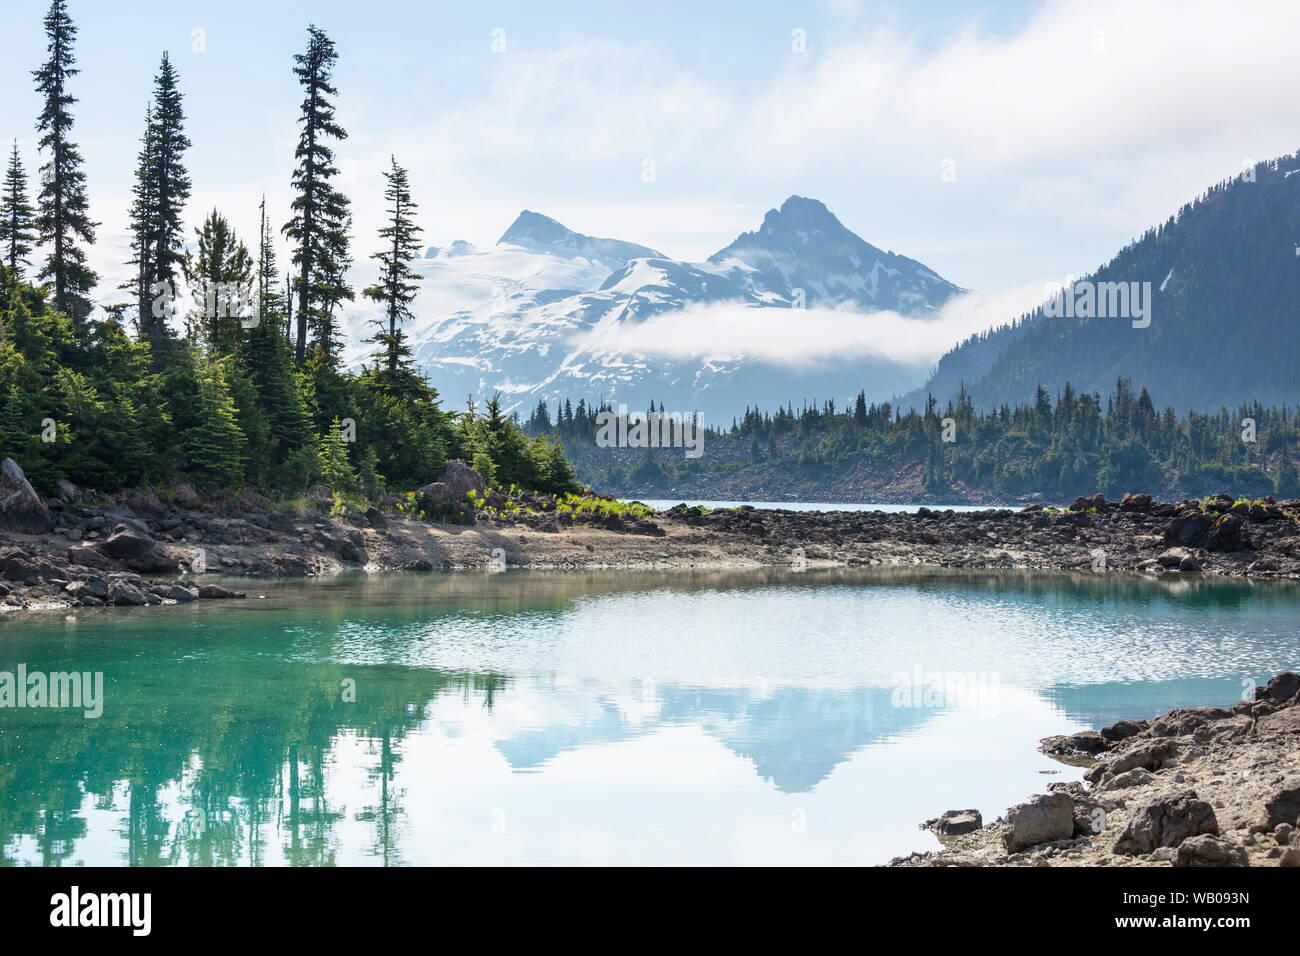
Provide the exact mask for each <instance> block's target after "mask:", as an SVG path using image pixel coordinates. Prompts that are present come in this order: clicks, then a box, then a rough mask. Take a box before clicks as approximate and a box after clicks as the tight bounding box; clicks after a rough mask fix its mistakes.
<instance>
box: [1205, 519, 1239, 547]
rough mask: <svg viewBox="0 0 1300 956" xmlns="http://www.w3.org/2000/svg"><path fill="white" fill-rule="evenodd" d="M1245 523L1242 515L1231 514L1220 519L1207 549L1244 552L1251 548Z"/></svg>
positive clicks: (1211, 534)
mask: <svg viewBox="0 0 1300 956" xmlns="http://www.w3.org/2000/svg"><path fill="white" fill-rule="evenodd" d="M1244 529H1245V522H1244V521H1243V520H1242V518H1241V516H1240V515H1235V514H1230V515H1225V516H1224V517H1222V518H1220V519H1219V520H1218V521H1217V522H1216V523H1215V525H1214V528H1213V530H1211V531H1210V534H1209V537H1208V538H1207V539H1206V543H1205V547H1206V548H1207V549H1208V550H1210V551H1242V550H1245V549H1246V548H1249V547H1250V540H1249V539H1248V538H1247V537H1246V536H1245V533H1244Z"/></svg>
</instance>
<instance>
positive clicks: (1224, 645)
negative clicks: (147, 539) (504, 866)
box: [0, 570, 1300, 865]
mask: <svg viewBox="0 0 1300 956" xmlns="http://www.w3.org/2000/svg"><path fill="white" fill-rule="evenodd" d="M253 590H254V591H257V590H258V589H257V588H256V587H254V589H253ZM261 591H262V592H263V593H265V595H266V599H265V600H261V601H250V602H248V604H247V605H245V606H242V607H239V608H233V607H229V606H222V605H219V604H213V605H200V606H198V607H194V608H142V609H138V610H133V611H127V612H111V611H98V612H88V613H87V612H77V613H75V614H63V613H57V614H48V615H26V616H23V617H10V618H6V619H4V620H3V621H2V622H0V670H12V669H13V668H14V667H15V666H16V664H17V663H19V662H21V663H24V664H26V666H27V668H28V669H29V671H35V670H44V671H60V670H70V669H76V670H81V671H102V672H103V673H104V675H105V683H106V705H105V708H104V712H103V716H102V717H100V718H99V719H97V720H87V719H85V718H83V717H82V716H81V714H80V712H72V711H60V710H49V709H37V710H33V709H0V863H15V862H21V863H36V864H41V865H57V864H60V863H113V862H124V863H129V864H131V865H175V864H202V865H232V864H245V863H248V864H254V865H259V864H272V863H290V864H332V863H340V862H366V861H369V862H376V863H381V864H400V863H405V862H440V861H444V860H456V861H473V860H475V859H478V858H492V859H496V858H500V859H503V860H507V861H536V860H541V859H554V860H565V859H568V858H575V859H576V858H581V859H584V860H586V859H590V860H593V861H599V860H611V861H616V862H631V861H633V859H635V858H637V857H636V854H642V855H643V857H642V858H645V857H644V855H645V854H649V853H651V852H652V851H653V850H654V847H653V846H650V844H652V843H653V842H654V841H656V840H658V841H660V842H662V843H664V844H665V845H664V847H663V848H662V852H665V853H669V852H671V853H674V854H678V856H679V857H680V858H682V859H694V860H696V861H700V862H703V861H707V860H710V859H712V860H714V861H716V862H726V861H727V860H729V859H739V858H747V857H746V854H750V855H754V856H755V858H756V859H769V858H778V857H779V858H782V859H794V860H798V859H823V858H828V857H827V856H826V855H827V854H830V853H834V852H837V850H836V849H835V848H837V847H839V848H842V849H843V852H844V853H846V854H848V856H846V858H845V859H846V860H862V859H865V860H866V861H868V862H871V861H874V860H878V859H879V858H880V857H881V855H882V854H884V855H888V853H890V852H902V851H903V850H905V849H906V848H908V847H909V846H912V845H915V844H916V841H917V840H918V839H920V837H918V836H917V835H916V833H915V830H914V826H915V823H916V822H917V820H919V819H922V818H923V817H924V816H925V815H933V813H932V812H930V811H931V810H932V809H934V808H935V807H937V810H934V812H938V811H941V810H942V809H947V808H948V807H947V806H944V805H943V804H944V803H945V802H947V801H949V800H961V794H962V793H967V794H970V793H972V791H973V792H974V793H975V794H984V795H985V797H984V798H985V799H987V800H989V801H992V802H993V805H992V806H990V807H988V808H987V809H989V810H992V811H993V812H997V811H1000V810H1001V809H1002V807H1004V806H1006V804H1007V803H1009V802H1011V801H1012V800H1013V799H1015V798H1016V797H1017V795H1020V794H1023V793H1026V792H1029V791H1030V790H1032V789H1038V788H1041V779H1039V780H1035V779H1034V777H1033V775H1034V774H1037V773H1040V772H1047V769H1045V768H1049V767H1050V764H1048V763H1045V762H1039V761H1038V758H1037V755H1036V754H1034V753H1033V750H1032V742H1033V741H1034V740H1036V739H1037V737H1039V736H1043V735H1045V734H1046V733H1056V732H1066V731H1068V730H1070V729H1075V728H1076V727H1078V726H1094V727H1097V726H1102V725H1104V724H1105V723H1110V722H1112V721H1113V720H1116V719H1119V718H1121V717H1134V716H1151V715H1152V713H1154V712H1158V711H1164V710H1167V709H1170V708H1172V707H1175V706H1183V705H1187V704H1190V703H1204V702H1210V701H1219V702H1223V703H1225V704H1226V703H1231V702H1232V701H1233V700H1235V699H1237V697H1238V696H1239V693H1240V687H1241V683H1242V680H1243V679H1245V678H1249V679H1254V680H1262V679H1263V678H1264V677H1266V676H1267V674H1268V673H1269V671H1270V670H1275V669H1278V668H1279V667H1283V666H1291V667H1294V666H1295V665H1296V663H1297V652H1298V649H1300V648H1298V645H1297V640H1296V637H1295V635H1294V633H1293V630H1292V626H1291V622H1293V621H1294V619H1295V617H1294V614H1295V609H1296V606H1297V592H1296V588H1295V587H1294V586H1293V585H1290V584H1279V585H1270V586H1258V585H1251V584H1247V583H1244V582H1209V581H1203V580H1194V581H1186V582H1177V583H1175V584H1170V583H1163V582H1153V581H1147V580H1142V579H1138V578H1133V577H1127V576H1118V575H1108V576H1104V577H1099V576H1089V575H1039V574H1019V573H1014V572H1013V573H1006V572H1002V573H996V574H994V573H990V574H962V573H956V572H933V571H924V572H910V573H908V572H897V571H892V572H881V571H862V570H857V571H847V570H836V571H830V572H807V573H803V574H793V573H790V572H783V571H772V570H764V571H726V572H688V573H674V574H664V575H649V574H646V575H641V574H637V575H633V574H618V573H612V574H505V575H495V576H484V575H469V574H466V575H434V576H421V577H416V576H411V577H403V576H393V577H385V578H360V579H357V578H351V579H331V580H327V581H321V582H314V583H295V584H286V585H276V584H269V583H268V584H267V585H266V586H265V587H263V588H261ZM1160 629H1163V630H1160ZM1153 631H1158V632H1159V633H1160V635H1161V636H1160V638H1159V641H1160V642H1162V643H1160V644H1153V643H1152V642H1151V640H1150V639H1149V635H1150V633H1151V632H1153ZM1164 645H1167V647H1166V650H1165V652H1164V653H1161V652H1160V651H1159V647H1160V646H1164ZM1189 648H1192V649H1194V652H1192V653H1189V652H1188V649H1189ZM913 664H916V665H918V666H920V665H921V664H924V665H925V666H926V667H930V668H945V667H946V668H949V669H953V670H973V669H976V668H982V669H986V670H996V671H999V672H1000V673H1002V674H1003V675H1004V678H1003V679H1004V680H1005V681H1006V694H1005V698H1004V701H1003V708H1002V712H1001V713H1000V714H997V715H985V717H987V718H988V719H985V717H981V715H979V714H977V713H975V712H974V711H963V710H962V709H961V708H956V709H953V708H951V707H947V708H944V707H927V708H920V707H899V706H895V705H894V704H895V701H894V700H893V699H892V687H891V680H892V675H893V674H894V673H896V672H897V671H898V670H899V669H900V668H901V669H910V668H911V666H912V665H913ZM1121 672H1127V673H1132V674H1135V675H1137V676H1136V677H1135V678H1134V679H1123V680H1119V679H1115V678H1114V675H1115V674H1117V673H1121ZM980 748H986V749H987V750H988V752H989V754H991V755H992V754H996V757H994V756H989V757H988V758H987V759H984V760H982V761H981V762H973V760H972V756H971V755H972V754H974V753H977V752H978V751H979V749H980ZM659 784H662V787H661V788H658V789H656V788H657V787H658V785H659ZM1017 788H1018V789H1017ZM625 802H626V803H627V804H628V805H635V806H637V807H638V808H639V809H640V815H639V816H635V817H634V818H629V817H627V816H623V815H620V807H621V805H622V804H623V803H625ZM967 802H969V801H967ZM997 802H1001V806H997V805H996V804H997ZM660 807H668V808H670V809H669V810H665V811H664V812H663V814H659V812H658V808H660ZM810 808H812V809H810ZM814 809H815V811H816V814H817V815H816V816H815V817H814V818H813V819H815V820H817V821H820V822H821V826H822V828H823V829H821V830H817V829H813V830H812V831H811V833H810V834H808V835H802V834H798V833H797V831H796V835H791V828H790V824H789V819H790V815H791V813H805V812H807V813H813V812H814ZM628 812H630V811H628ZM710 814H712V816H710ZM607 817H608V819H607ZM592 820H600V821H602V822H601V824H600V825H599V826H597V825H596V824H594V823H592V822H591V821H592ZM521 821H522V822H521ZM728 828H731V829H730V830H728ZM548 830H550V831H553V832H549V833H547V831H548ZM593 831H598V833H594V832H593ZM732 831H735V832H732ZM742 832H743V833H745V834H746V835H747V837H746V838H747V839H748V840H750V841H751V842H752V841H756V842H752V845H751V844H750V843H746V845H745V849H743V850H742V849H738V846H739V844H738V839H739V837H738V836H737V834H739V833H742ZM682 833H690V834H692V837H691V839H692V840H694V841H696V843H695V844H692V845H686V844H685V843H683V845H681V846H675V845H673V844H672V842H671V841H672V840H673V839H674V835H675V834H676V836H678V837H681V834H682ZM728 833H730V836H726V835H727V834H728ZM521 834H524V835H521ZM527 834H531V835H532V836H525V835H527ZM541 834H546V840H543V839H542V837H541ZM718 834H722V835H721V836H719V835H718ZM724 837H725V839H724ZM681 839H683V840H684V839H685V838H684V837H681ZM794 840H803V841H804V842H803V843H791V842H790V841H794ZM601 841H604V843H602V842H601ZM715 841H716V842H715ZM818 841H825V842H824V843H819V842H818ZM764 853H766V854H767V855H764ZM801 853H802V854H806V856H803V857H801V856H799V855H798V854H801ZM547 854H551V856H550V857H548V856H547ZM818 854H821V855H820V856H819V855H818Z"/></svg>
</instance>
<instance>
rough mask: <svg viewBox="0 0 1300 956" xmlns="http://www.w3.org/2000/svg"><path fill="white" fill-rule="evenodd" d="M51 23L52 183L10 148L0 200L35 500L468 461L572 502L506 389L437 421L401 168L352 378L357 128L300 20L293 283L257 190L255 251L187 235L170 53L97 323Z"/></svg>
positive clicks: (45, 135)
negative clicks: (116, 292) (114, 280)
mask: <svg viewBox="0 0 1300 956" xmlns="http://www.w3.org/2000/svg"><path fill="white" fill-rule="evenodd" d="M44 28H45V34H46V37H47V40H48V43H47V52H48V59H47V60H46V62H45V63H44V64H43V65H42V66H41V67H40V68H39V69H37V70H34V71H33V77H34V80H35V85H36V89H37V91H38V93H39V94H40V95H41V97H42V102H43V104H44V105H43V108H42V110H41V113H40V115H39V116H38V117H37V120H36V129H37V131H38V133H39V134H40V138H39V146H40V150H41V154H42V156H43V157H44V163H43V165H42V166H41V167H40V188H39V190H38V192H37V195H36V198H35V200H34V201H33V200H32V199H31V198H30V196H29V191H28V185H27V175H26V171H25V168H24V165H23V163H22V158H21V156H20V155H19V150H18V144H17V141H16V140H15V141H14V145H13V149H12V151H11V153H10V158H9V162H8V164H7V166H6V170H5V176H4V184H3V194H2V195H0V256H3V262H2V264H0V448H2V449H3V453H4V454H5V455H9V456H12V457H14V458H15V459H17V460H18V461H19V462H20V464H22V465H23V467H24V469H25V470H26V472H27V474H28V476H29V478H30V479H31V480H32V481H33V483H34V484H36V486H37V487H38V488H39V487H49V486H50V485H52V484H53V483H54V482H55V481H57V480H58V479H60V478H67V479H70V480H72V481H74V482H75V483H77V484H81V485H84V486H88V487H92V488H96V489H100V490H113V489H117V488H123V487H137V486H141V485H146V484H160V483H165V482H168V481H172V480H176V479H183V480H187V481H190V482H192V483H194V484H196V485H198V486H200V487H203V488H207V489H212V490H216V491H226V490H232V489H236V488H239V487H242V486H252V487H256V488H259V489H262V490H265V491H274V492H287V493H296V492H300V491H302V490H304V489H305V488H307V487H308V486H309V485H310V484H312V483H313V482H323V483H324V484H326V485H328V486H329V487H331V488H332V489H334V490H335V491H336V492H341V493H348V494H350V493H353V492H354V491H364V492H375V491H378V490H380V489H389V488H409V487H412V486H415V485H419V484H423V483H426V482H429V481H432V480H433V479H434V478H436V477H437V475H438V474H439V472H440V471H441V469H442V466H443V464H444V463H445V462H446V460H448V459H449V458H459V459H463V460H466V461H469V462H471V463H473V465H474V466H475V467H476V468H477V469H478V470H480V471H481V472H483V474H484V476H485V477H486V478H487V479H488V480H489V482H491V483H493V484H497V485H502V486H509V485H516V486H518V487H519V488H521V489H528V490H536V491H544V492H551V493H563V492H566V491H575V490H577V485H576V482H575V480H574V472H573V469H572V466H571V465H570V464H569V462H568V461H567V459H566V458H565V456H564V452H563V449H562V447H561V446H560V445H559V444H558V442H555V441H552V440H550V439H548V438H546V437H537V438H532V439H530V438H528V437H526V436H525V435H524V434H523V432H522V431H521V430H520V428H519V427H518V425H517V424H516V423H515V422H514V421H512V420H511V419H510V418H509V417H508V416H506V415H505V414H504V413H503V411H502V409H501V404H500V400H499V397H497V396H494V397H493V398H492V399H491V400H489V401H488V402H486V403H484V404H483V406H482V408H481V409H480V407H479V406H478V405H477V404H476V403H475V402H474V401H473V400H472V399H471V400H470V401H469V402H468V404H467V406H466V408H465V410H463V411H450V410H447V409H444V408H443V407H442V402H441V399H440V396H439V394H438V392H437V390H436V389H435V388H434V386H433V385H432V384H431V383H430V382H429V381H428V380H427V378H426V377H425V376H424V375H423V374H422V373H421V372H420V371H419V370H418V369H417V368H416V367H415V365H414V363H413V361H412V353H411V349H410V345H409V343H408V341H407V335H406V332H405V330H404V328H403V327H404V325H405V324H406V323H408V322H409V321H410V320H411V318H412V317H413V316H412V305H413V303H414V300H415V297H416V294H417V290H418V283H419V278H420V277H419V274H418V273H417V272H416V270H415V269H414V267H413V265H412V263H413V261H414V260H415V259H416V258H417V257H418V254H419V237H420V234H421V228H420V227H419V225H417V214H418V209H419V207H418V205H417V203H416V202H415V200H414V199H413V197H412V191H411V186H410V180H409V175H408V173H407V170H406V169H404V168H403V167H402V166H401V165H400V164H399V163H398V162H397V159H396V157H392V158H391V159H390V163H389V167H388V169H387V170H385V172H384V179H385V184H386V188H385V190H384V193H383V202H384V203H385V212H386V219H385V225H384V226H383V227H382V228H380V229H379V230H378V236H377V242H376V246H377V248H378V251H376V252H375V253H374V254H373V255H371V256H370V259H371V260H372V261H373V263H374V266H375V279H374V281H373V283H371V284H370V285H368V286H366V287H365V288H363V289H362V290H361V293H360V294H361V295H362V296H363V297H365V298H366V299H369V300H371V301H373V302H376V303H378V304H379V305H380V306H381V307H382V314H381V317H380V318H379V319H378V320H376V321H375V322H374V325H375V329H374V334H373V335H372V336H371V337H370V338H368V339H366V342H367V343H368V344H371V345H372V346H373V347H374V351H373V353H372V354H371V355H370V357H369V360H368V362H367V364H365V365H364V366H363V367H362V368H361V369H360V370H359V371H355V372H354V371H350V370H347V369H345V368H344V367H343V362H342V346H343V339H342V335H341V332H340V326H341V310H342V307H343V305H344V303H346V302H349V301H352V300H353V299H354V297H355V292H354V290H353V288H352V286H351V285H350V284H349V275H350V272H351V270H352V267H353V257H352V251H351V248H352V216H351V211H350V200H349V197H348V196H347V195H345V194H344V193H343V192H342V191H341V190H340V189H339V188H338V185H337V178H338V174H339V169H338V165H337V159H336V150H337V148H338V144H339V143H340V142H341V141H343V140H344V139H346V137H347V132H346V130H344V129H343V127H342V126H341V125H340V123H339V122H338V120H337V118H336V114H335V105H334V103H335V99H336V97H337V95H338V90H337V88H336V87H335V85H334V81H333V73H334V68H335V65H336V62H337V59H338V53H337V50H336V48H335V46H334V43H333V41H332V40H331V39H330V37H329V36H328V35H326V33H325V32H324V31H322V30H320V29H318V28H317V27H315V26H310V27H308V31H307V43H306V48H305V50H304V51H303V52H302V53H300V54H297V55H295V56H294V62H293V72H294V74H295V76H296V77H297V79H298V82H299V84H300V86H301V89H302V94H303V98H302V103H301V107H300V112H299V118H298V127H299V137H298V142H297V147H296V149H295V152H294V158H295V164H296V165H295V168H294V172H293V177H292V188H293V197H294V198H293V201H292V205H291V209H290V215H289V218H288V221H287V222H285V223H284V224H283V226H282V227H281V228H280V230H279V231H280V233H281V235H282V236H283V237H284V238H286V239H287V240H288V241H289V243H290V244H291V250H292V251H291V257H290V260H289V262H288V263H287V264H286V267H285V274H284V276H283V281H282V275H281V271H280V266H279V264H278V263H277V261H276V254H275V233H276V230H275V227H274V225H273V222H272V219H271V216H270V215H269V213H268V210H267V208H266V200H265V197H263V198H262V200H261V205H260V212H261V215H260V228H259V232H258V236H257V237H256V240H255V241H254V243H253V250H251V251H250V248H249V245H248V244H247V243H246V242H245V241H244V240H243V239H241V238H240V237H239V236H238V235H237V234H236V232H235V230H234V228H233V227H232V226H231V224H230V221H229V220H228V219H227V218H226V216H225V215H224V214H222V212H220V211H219V210H216V209H214V210H211V211H210V212H208V213H207V214H206V215H205V216H204V217H203V219H202V222H201V223H200V224H199V225H198V226H197V227H196V228H195V230H194V233H193V236H192V241H187V238H190V237H189V235H188V233H187V230H186V226H185V215H186V208H187V203H188V200H189V198H190V194H191V189H192V182H191V179H190V175H189V171H188V169H187V167H186V153H187V151H188V150H189V149H190V147H191V142H190V140H189V138H188V136H187V135H186V132H185V110H184V94H183V92H182V90H181V85H180V77H179V75H178V72H177V70H176V68H175V65H174V64H173V63H172V62H171V60H170V58H169V57H168V55H167V54H166V53H163V55H162V58H161V62H160V64H159V67H158V72H157V75H156V76H155V78H154V88H153V95H152V99H151V102H150V105H149V107H148V109H147V110H146V113H145V116H144V122H143V133H142V135H141V139H140V149H139V154H138V163H137V169H136V173H135V182H134V184H133V190H132V203H131V207H130V238H131V242H130V248H131V258H130V260H129V261H128V262H127V263H126V265H128V266H129V267H130V270H131V272H130V278H129V279H128V281H127V282H126V283H124V284H123V286H122V288H124V289H125V290H127V292H128V293H129V298H130V301H129V302H127V303H122V304H114V305H109V306H105V307H104V308H103V309H101V310H98V312H97V311H96V309H95V307H94V302H93V300H92V294H93V292H94V289H95V287H96V285H97V283H98V282H99V278H100V277H99V276H98V275H97V274H96V273H95V272H94V271H93V270H92V269H91V268H90V267H89V266H88V265H87V255H86V250H87V248H88V247H90V246H91V245H93V244H94V242H95V238H96V230H97V228H98V226H99V225H100V224H99V223H97V222H95V221H93V219H92V217H91V213H90V206H89V200H88V197H87V192H86V174H85V170H84V168H83V158H82V156H81V153H80V150H79V149H78V146H77V144H76V142H75V138H74V135H73V132H74V131H73V126H74V120H73V113H72V107H73V106H74V105H75V104H76V102H77V99H76V97H75V96H73V95H72V92H71V81H72V80H73V78H74V77H76V76H77V75H78V73H79V72H80V71H79V70H78V69H77V67H76V58H75V55H74V45H75V41H76V38H77V27H76V25H75V24H74V23H73V21H72V18H71V17H70V16H69V14H68V11H67V5H66V3H65V2H64V0H53V2H52V3H51V4H50V8H49V12H48V13H47V15H46V16H45V19H44ZM38 251H39V253H40V254H41V258H40V259H39V267H38V268H36V269H34V270H33V261H34V260H36V259H37V253H38ZM182 290H187V291H188V293H189V294H190V297H191V299H192V301H191V302H189V303H184V302H182V300H183V299H184V298H185V296H184V295H183V291H182Z"/></svg>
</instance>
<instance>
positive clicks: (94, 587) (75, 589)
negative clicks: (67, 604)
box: [63, 578, 108, 601]
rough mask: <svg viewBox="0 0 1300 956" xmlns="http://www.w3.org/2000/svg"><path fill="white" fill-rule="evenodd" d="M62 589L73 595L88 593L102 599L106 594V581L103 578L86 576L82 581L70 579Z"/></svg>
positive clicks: (78, 595) (82, 595) (83, 595)
mask: <svg viewBox="0 0 1300 956" xmlns="http://www.w3.org/2000/svg"><path fill="white" fill-rule="evenodd" d="M63 590H64V591H65V592H67V593H68V594H70V595H72V596H73V597H85V596H87V595H89V596H90V597H95V598H99V599H100V600H101V601H102V600H104V598H106V597H107V596H108V582H107V581H105V580H104V579H103V578H86V579H85V580H84V581H70V582H69V583H68V584H67V585H66V586H65V587H64V588H63Z"/></svg>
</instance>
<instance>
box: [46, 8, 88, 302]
mask: <svg viewBox="0 0 1300 956" xmlns="http://www.w3.org/2000/svg"><path fill="white" fill-rule="evenodd" d="M45 34H46V36H47V37H48V38H49V44H48V47H47V49H48V51H49V54H50V58H49V60H47V61H46V62H45V65H44V66H42V67H41V68H40V69H39V70H33V71H32V76H33V77H34V78H35V79H36V90H37V92H39V93H40V94H41V95H42V96H43V97H44V98H45V103H44V106H43V108H42V109H41V115H40V118H39V119H38V120H37V122H36V130H37V132H39V133H41V138H40V148H41V149H42V150H43V151H48V153H49V159H48V160H47V161H46V163H45V165H43V166H42V167H41V190H40V194H39V196H38V197H37V202H38V206H39V214H38V215H37V217H36V226H37V230H38V231H39V235H40V242H41V245H43V246H49V247H50V249H49V254H48V258H47V260H46V262H45V265H44V266H43V267H42V269H41V271H40V278H41V279H47V280H52V282H53V285H54V306H55V308H57V309H58V310H59V311H60V312H63V313H64V314H65V315H67V316H68V317H69V318H71V319H72V320H73V322H75V323H78V324H80V323H82V322H85V320H86V317H87V316H89V315H90V310H91V302H90V298H89V293H90V291H91V290H92V289H93V288H94V286H95V282H96V281H97V280H98V278H99V276H97V275H96V274H95V272H94V271H93V270H91V269H90V267H89V266H87V265H86V253H85V251H84V250H82V249H81V248H80V247H79V246H78V245H77V242H78V241H81V242H84V243H86V244H88V245H89V244H93V243H94V241H95V227H96V226H97V225H98V223H95V222H91V220H90V211H89V206H88V205H87V201H86V174H85V172H84V171H82V169H81V152H80V150H78V149H77V146H76V144H75V143H73V142H72V140H71V138H70V136H71V133H72V114H71V113H70V112H69V107H70V106H72V104H73V103H75V102H77V100H76V97H74V96H72V95H71V94H69V93H68V90H67V83H68V80H69V79H70V78H71V77H73V76H76V75H77V74H78V73H79V72H81V71H80V70H77V69H75V68H74V66H73V64H74V63H76V58H75V57H74V56H73V55H72V44H73V42H74V41H75V40H76V37H77V28H76V26H75V25H74V24H73V22H72V18H71V17H69V16H68V11H67V4H66V3H65V2H64V0H53V2H52V3H51V4H50V10H49V13H47V14H46V15H45Z"/></svg>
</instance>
